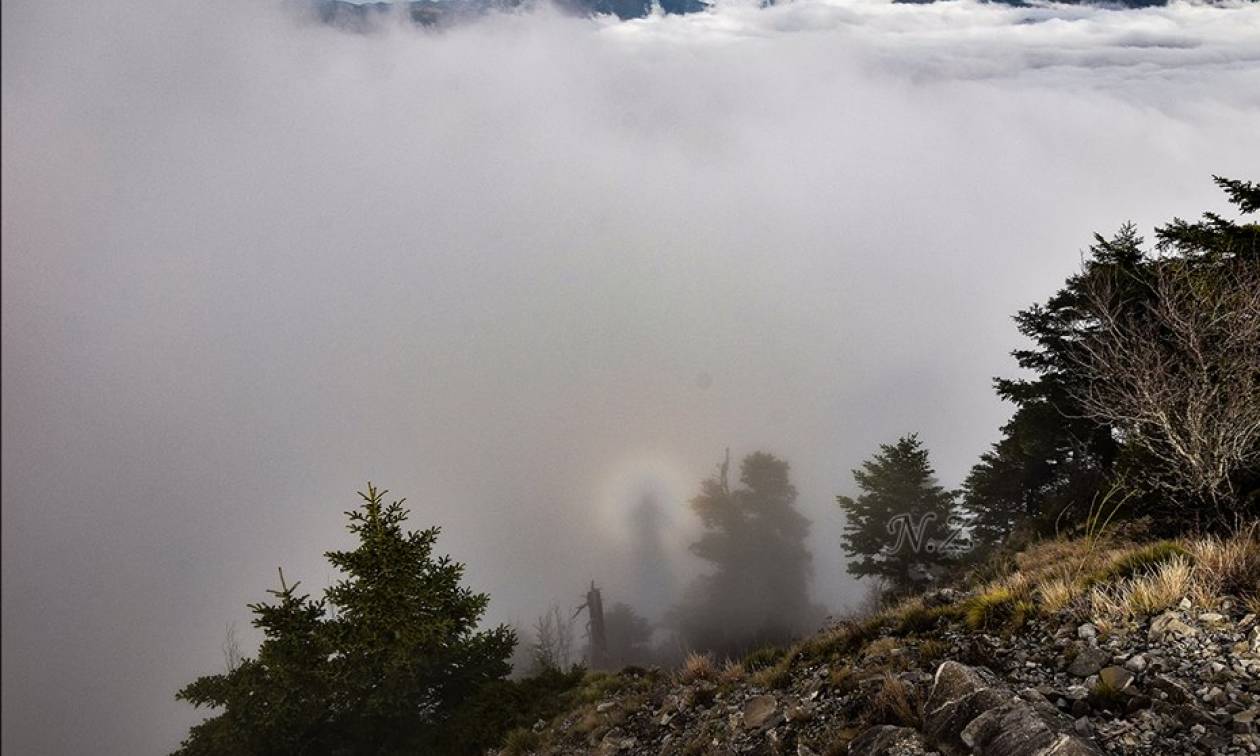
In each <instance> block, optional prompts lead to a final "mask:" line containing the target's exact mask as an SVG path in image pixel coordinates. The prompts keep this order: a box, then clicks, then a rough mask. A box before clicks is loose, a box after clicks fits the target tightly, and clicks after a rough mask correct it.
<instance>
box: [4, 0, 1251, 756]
mask: <svg viewBox="0 0 1260 756" xmlns="http://www.w3.org/2000/svg"><path fill="white" fill-rule="evenodd" d="M2 13H3V19H2V21H3V26H2V28H3V45H2V60H0V63H2V74H0V80H2V83H3V90H2V93H3V124H2V137H3V147H4V149H3V152H2V157H0V160H2V166H3V185H2V190H3V192H2V234H3V236H2V241H3V258H2V259H3V271H2V272H3V278H2V281H3V283H2V294H3V319H2V337H3V340H2V343H3V363H2V374H0V377H2V379H3V383H2V385H3V389H2V390H3V439H2V440H3V446H2V449H3V451H2V463H3V720H2V721H3V743H2V745H3V749H4V750H5V751H6V752H11V753H22V754H29V755H30V756H40V755H42V754H66V753H88V752H90V753H99V754H156V753H164V752H169V751H170V750H171V749H172V748H174V747H175V746H176V745H177V744H178V742H179V740H180V738H181V737H182V735H183V734H184V733H185V732H186V730H187V727H188V726H189V725H190V724H191V723H193V722H195V721H197V719H198V718H199V717H200V716H201V715H202V714H201V713H199V712H196V711H194V710H192V709H191V708H190V707H187V706H186V705H184V704H181V703H178V702H176V701H174V699H173V694H174V692H175V691H176V690H177V689H178V688H179V687H181V686H182V685H184V684H186V683H187V682H189V681H191V680H192V679H194V678H195V677H197V676H198V675H201V674H206V673H210V672H215V671H219V670H220V669H221V668H222V665H223V660H222V652H221V649H220V646H221V644H222V642H223V640H224V635H225V628H226V627H227V626H228V625H230V624H233V623H234V624H235V625H236V626H237V628H238V631H239V632H240V634H241V636H242V637H243V638H244V639H245V641H246V644H247V646H248V644H249V643H251V642H253V641H254V640H256V638H255V636H253V635H252V634H251V631H250V629H249V613H248V611H247V610H246V609H245V604H246V603H247V602H251V601H257V600H260V599H264V598H266V594H265V590H266V589H268V588H271V587H274V586H275V585H276V583H277V578H276V568H277V567H280V566H282V567H283V568H284V570H285V575H286V577H288V578H290V579H299V580H302V581H303V585H304V586H305V587H307V588H309V589H311V590H316V591H317V590H319V588H320V587H322V586H324V585H326V584H327V583H328V582H329V581H330V580H331V579H333V577H334V575H333V574H332V572H331V568H330V567H329V566H328V565H327V564H326V562H324V561H323V559H322V556H321V554H322V553H323V552H324V551H326V550H328V549H332V548H340V547H343V546H345V545H346V544H347V543H348V542H349V541H348V536H347V535H346V533H345V531H344V518H343V515H342V513H343V512H344V511H345V510H347V509H349V508H351V507H353V506H354V505H355V501H356V496H355V491H356V490H359V489H361V488H363V487H364V485H365V484H366V482H367V481H369V480H370V481H372V482H374V483H376V484H378V485H381V486H383V487H386V488H389V489H390V490H391V491H392V492H393V493H394V494H396V495H398V496H400V497H401V496H406V497H407V498H408V503H409V505H410V506H411V508H412V517H413V522H414V523H415V525H416V526H417V527H421V526H427V525H440V526H441V527H442V528H443V534H442V537H441V540H440V542H439V544H440V548H441V550H442V551H444V552H449V553H450V554H451V555H452V556H454V557H455V558H457V559H459V560H461V561H464V562H466V563H467V565H468V571H467V582H468V584H470V585H471V586H473V587H475V588H477V589H479V590H484V591H487V592H489V593H490V595H491V597H492V598H491V604H490V609H489V612H488V614H487V621H491V622H518V623H522V624H529V623H531V622H532V620H533V618H534V617H536V616H538V615H539V614H541V613H542V612H543V611H545V609H546V608H547V607H548V606H549V605H552V604H555V605H558V606H561V607H562V608H564V609H566V610H567V609H569V608H572V607H576V605H577V604H578V603H579V602H580V601H581V593H582V591H583V590H584V587H585V586H586V585H587V584H588V583H589V581H591V580H595V581H597V582H598V583H599V584H600V585H601V587H602V588H603V590H604V596H605V602H606V603H613V602H616V601H628V602H630V603H632V604H635V605H637V606H640V607H645V608H646V609H645V611H649V612H653V611H659V609H660V608H661V607H663V606H666V605H667V604H668V602H669V601H670V600H671V598H672V593H671V591H672V590H673V588H672V587H670V586H656V585H654V584H651V581H644V580H641V579H636V575H641V574H642V573H641V571H636V570H635V569H634V567H635V564H634V556H635V553H636V549H635V539H634V537H633V534H634V532H635V530H634V528H633V518H632V513H633V512H634V510H635V508H636V506H637V505H638V504H639V503H640V502H641V501H642V499H643V497H644V496H645V495H652V496H654V497H656V500H657V501H658V502H659V504H660V506H661V509H662V512H663V515H662V516H663V517H664V518H665V520H666V522H667V523H668V526H667V528H666V533H667V536H668V546H667V549H666V554H667V561H668V569H667V570H666V571H665V572H667V573H668V574H669V575H671V576H673V577H674V578H676V580H675V581H673V583H671V585H676V584H677V583H678V582H680V581H683V580H685V578H686V577H688V576H690V575H693V574H695V572H696V571H697V570H698V569H700V565H698V564H697V563H696V562H695V560H694V559H692V558H690V557H688V555H687V553H686V544H687V543H688V541H689V539H690V538H691V537H692V536H693V535H694V533H695V528H696V524H695V522H694V521H693V519H692V518H691V516H690V514H689V512H688V510H687V506H686V501H687V499H688V498H689V497H691V496H693V495H694V494H695V493H696V491H697V490H698V486H699V483H700V481H701V480H702V479H703V478H704V477H706V476H708V475H710V474H711V473H712V472H713V471H714V469H715V468H716V465H717V464H718V463H719V462H720V461H721V459H722V455H723V452H724V449H726V448H727V447H729V448H730V449H731V452H732V454H733V455H734V456H735V457H737V458H738V457H740V456H742V455H744V454H747V453H750V452H752V451H755V450H758V449H762V450H767V451H771V452H773V453H776V454H778V455H780V456H782V457H783V458H785V459H787V460H788V461H789V462H790V463H791V465H792V474H793V480H794V482H795V483H796V485H797V488H798V489H799V490H800V500H799V506H800V508H801V510H802V511H803V512H804V513H805V514H807V515H808V516H809V517H810V518H811V519H812V520H813V529H812V533H811V541H810V545H811V548H812V550H813V553H814V565H815V572H816V577H815V582H814V586H813V593H814V596H815V598H816V599H817V600H818V601H820V602H821V603H824V604H826V605H827V606H828V607H830V608H832V609H839V608H842V607H843V606H844V605H846V604H847V603H851V602H854V601H856V600H857V599H858V598H859V597H860V594H861V587H860V586H858V585H856V584H855V583H854V582H853V581H851V580H850V579H848V578H847V577H846V576H845V574H844V559H843V554H842V553H841V550H840V542H839V536H840V531H841V527H842V525H843V522H842V519H841V517H840V514H839V512H838V511H837V509H836V506H835V504H834V497H835V495H836V494H848V493H853V486H852V481H851V477H850V473H849V471H850V470H851V469H852V468H853V467H854V466H856V465H858V464H859V463H860V462H861V460H862V459H864V458H865V457H867V456H869V454H870V453H871V452H872V451H873V450H874V449H875V447H876V445H877V444H879V443H881V442H887V441H892V440H895V439H896V438H897V437H898V436H900V435H901V434H904V433H909V432H916V431H917V432H919V433H920V435H921V438H922V439H923V440H924V442H925V443H926V445H927V446H928V447H929V448H930V449H931V452H932V459H933V462H934V463H935V465H936V467H937V470H938V472H939V474H940V478H941V481H942V483H944V484H946V485H950V486H953V485H957V484H958V483H959V482H960V481H961V479H962V477H963V476H964V475H965V473H966V470H967V468H968V467H969V466H970V464H971V463H972V462H973V461H974V460H975V459H976V457H977V455H978V454H980V453H981V452H982V451H983V450H984V449H985V448H986V447H987V445H988V444H990V443H992V442H993V441H994V440H996V438H997V429H998V427H999V426H1000V424H1001V423H1002V422H1003V421H1004V419H1005V418H1006V417H1007V415H1008V412H1009V408H1008V407H1005V406H1003V405H1002V404H1000V403H999V402H998V401H997V399H996V398H995V397H994V395H993V392H992V389H991V385H990V382H991V378H992V377H993V376H995V375H1000V374H1001V375H1010V374H1012V372H1013V371H1014V366H1013V363H1012V360H1011V359H1010V357H1009V356H1008V353H1009V351H1010V350H1011V349H1012V348H1015V347H1017V346H1019V345H1020V344H1021V342H1020V340H1019V337H1018V334H1017V333H1016V331H1015V329H1014V327H1013V324H1012V323H1011V321H1010V315H1011V314H1013V313H1014V312H1015V311H1016V310H1018V309H1019V308H1021V307H1024V306H1027V305H1028V304H1030V303H1032V302H1035V301H1038V300H1042V299H1045V298H1046V297H1047V296H1048V295H1049V294H1051V293H1052V292H1053V291H1054V289H1055V288H1056V287H1057V286H1058V284H1060V283H1061V282H1062V280H1063V278H1064V277H1065V276H1066V275H1068V274H1069V273H1071V272H1072V271H1073V270H1074V269H1075V268H1076V267H1077V266H1078V265H1079V264H1080V259H1081V254H1082V252H1083V250H1084V249H1085V248H1086V247H1087V245H1088V244H1089V242H1090V240H1091V234H1092V233H1093V232H1095V231H1098V232H1102V233H1111V232H1113V231H1114V230H1115V229H1116V228H1117V227H1118V226H1119V225H1120V224H1121V223H1123V222H1124V221H1126V220H1131V221H1133V222H1134V223H1136V224H1137V226H1138V228H1139V230H1141V231H1142V232H1143V233H1145V234H1146V235H1147V236H1148V237H1149V236H1150V234H1151V230H1152V228H1153V227H1154V226H1155V225H1156V224H1158V223H1161V222H1164V221H1167V220H1168V219H1170V218H1171V217H1173V216H1174V215H1180V216H1183V217H1189V216H1194V215H1196V214H1197V213H1199V212H1201V211H1203V210H1208V209H1214V210H1221V211H1223V210H1226V205H1225V203H1224V201H1223V198H1222V197H1221V196H1220V194H1219V193H1218V192H1217V190H1216V189H1215V187H1214V186H1213V185H1212V183H1211V180H1210V177H1211V174H1213V173H1217V174H1224V175H1228V176H1235V177H1241V178H1256V177H1260V140H1257V139H1256V137H1255V135H1256V134H1260V45H1257V44H1256V40H1257V39H1260V5H1252V4H1245V3H1235V4H1227V5H1224V6H1217V7H1212V6H1205V5H1196V4H1187V3H1175V4H1173V5H1171V6H1169V7H1167V8H1155V9H1148V10H1142V11H1112V10H1102V9H1097V8H1088V7H1062V6H1053V7H1044V8H1031V9H1030V8H1025V9H1014V8H1009V7H1005V6H995V5H981V4H976V3H972V2H967V1H965V0H958V1H955V2H948V3H940V4H937V5H930V6H919V5H891V4H887V3H885V2H880V1H877V0H796V1H795V2H787V3H784V4H781V5H779V6H776V7H772V8H766V9H761V8H758V7H756V4H754V3H741V2H733V3H726V2H720V3H719V4H718V5H717V6H715V7H714V8H713V9H712V10H711V11H710V12H707V13H702V14H695V15H691V16H686V17H677V16H674V17H659V16H656V17H650V18H646V19H641V20H636V21H629V22H617V21H615V20H612V19H607V18H598V19H577V18H569V17H565V16H563V15H560V14H559V13H557V12H555V11H553V10H550V9H549V8H547V7H538V8H535V9H532V10H529V11H524V12H519V13H512V14H502V15H496V16H492V17H488V18H485V19H482V20H480V21H476V22H473V23H469V24H465V25H461V26H458V27H456V28H452V29H449V30H445V31H430V30H419V29H412V28H405V27H403V26H390V27H388V28H383V29H381V30H379V31H377V32H376V33H373V34H367V35H356V34H348V33H344V32H340V31H338V30H335V29H330V28H326V27H322V26H319V25H317V24H313V23H310V22H309V21H304V20H302V19H300V18H297V17H295V16H294V15H293V14H292V13H291V12H290V11H288V10H286V9H285V7H284V6H282V5H280V4H273V3H270V2H245V1H244V0H217V1H216V2H202V1H201V0H193V1H192V2H182V3H142V2H136V1H134V0H119V2H112V3H70V2H65V1H64V0H25V1H23V0H14V1H13V2H6V3H4V5H3V10H2ZM245 650H246V651H247V652H248V651H250V650H251V649H250V648H248V647H247V648H246V649H245Z"/></svg>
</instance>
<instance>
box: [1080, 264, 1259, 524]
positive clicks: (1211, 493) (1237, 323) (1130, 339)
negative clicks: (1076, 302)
mask: <svg viewBox="0 0 1260 756" xmlns="http://www.w3.org/2000/svg"><path fill="white" fill-rule="evenodd" d="M1118 275H1122V274H1111V273H1108V272H1106V271H1100V270H1094V271H1087V272H1086V274H1085V275H1083V276H1082V279H1083V291H1084V295H1085V302H1084V306H1085V307H1086V309H1087V311H1088V313H1087V314H1088V315H1089V316H1091V317H1090V319H1091V320H1092V321H1093V322H1092V323H1089V324H1088V325H1087V326H1085V327H1082V328H1081V330H1080V331H1079V332H1078V333H1077V334H1076V337H1077V339H1076V341H1077V345H1078V346H1079V350H1077V352H1076V358H1075V361H1076V363H1077V366H1078V367H1080V368H1081V369H1082V370H1083V372H1084V375H1085V376H1086V378H1087V379H1088V380H1086V381H1083V382H1081V383H1080V384H1079V387H1078V388H1077V389H1076V390H1075V391H1074V395H1075V396H1074V398H1075V399H1076V400H1077V401H1079V403H1080V405H1081V406H1082V407H1083V408H1084V412H1085V414H1087V415H1088V416H1090V417H1092V418H1094V419H1096V420H1098V421H1100V422H1103V423H1106V424H1107V425H1110V426H1111V427H1113V428H1115V429H1116V430H1117V432H1118V433H1119V434H1120V435H1121V436H1122V437H1123V440H1124V441H1125V442H1126V443H1128V444H1131V445H1133V446H1135V447H1137V448H1138V449H1139V450H1141V451H1142V452H1144V453H1146V454H1148V455H1150V456H1151V457H1152V458H1153V459H1154V460H1156V461H1157V462H1158V467H1159V468H1160V470H1159V471H1158V472H1153V474H1152V476H1151V482H1152V483H1153V484H1155V485H1156V486H1158V487H1160V488H1162V489H1163V490H1164V491H1165V492H1166V493H1168V494H1171V495H1174V496H1176V497H1180V498H1185V497H1195V498H1197V499H1199V500H1202V501H1204V502H1206V504H1207V505H1208V506H1209V507H1210V508H1211V509H1213V510H1215V511H1214V516H1215V517H1217V518H1221V519H1225V520H1233V519H1235V518H1236V517H1237V515H1238V514H1240V513H1239V511H1238V507H1240V506H1241V505H1240V503H1239V502H1238V500H1237V497H1236V496H1235V494H1234V491H1233V489H1232V485H1231V478H1232V476H1233V475H1234V474H1235V473H1236V472H1238V471H1239V470H1243V469H1247V468H1248V467H1249V466H1253V465H1255V464H1257V463H1258V462H1260V263H1257V262H1255V261H1254V260H1248V259H1242V258H1238V259H1234V260H1230V261H1226V262H1221V263H1217V264H1208V263H1205V262H1202V261H1200V262H1195V261H1187V260H1184V259H1172V258H1161V259H1156V260H1154V261H1152V263H1151V267H1150V269H1149V278H1146V279H1144V280H1143V281H1141V282H1135V281H1133V280H1132V279H1127V280H1120V279H1118V278H1117V276H1118ZM1135 283H1136V287H1135ZM1135 291H1136V292H1137V294H1133V292H1135ZM1126 292H1128V293H1129V295H1126Z"/></svg>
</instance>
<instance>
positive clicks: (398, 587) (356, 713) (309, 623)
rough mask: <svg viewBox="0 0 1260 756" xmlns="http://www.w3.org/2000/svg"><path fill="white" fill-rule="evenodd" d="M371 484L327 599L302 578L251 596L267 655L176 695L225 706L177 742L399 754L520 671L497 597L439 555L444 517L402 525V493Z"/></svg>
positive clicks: (201, 747)
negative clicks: (472, 585) (412, 527)
mask: <svg viewBox="0 0 1260 756" xmlns="http://www.w3.org/2000/svg"><path fill="white" fill-rule="evenodd" d="M386 493H387V492H386V491H379V490H377V489H376V487H374V486H372V485H371V484H368V489H367V492H366V493H360V494H359V495H360V496H361V497H362V498H363V503H362V505H361V506H360V507H359V508H358V509H357V510H354V511H351V512H347V513H346V515H347V516H348V518H349V520H350V523H349V530H350V532H351V533H353V534H354V535H355V536H357V538H358V545H357V547H356V548H355V549H353V550H350V551H332V552H328V553H327V554H326V557H327V558H328V560H329V562H331V563H332V565H333V566H335V567H336V568H338V570H340V571H341V572H342V573H343V574H344V576H345V577H344V578H343V579H342V580H340V581H338V582H337V583H336V584H334V585H333V586H332V587H330V588H329V589H328V590H327V591H326V592H325V595H324V598H323V599H321V600H312V599H311V598H310V597H309V596H306V595H298V594H297V593H296V592H295V590H296V588H297V584H296V583H295V584H293V585H291V586H290V585H286V584H285V583H284V581H283V574H282V575H281V587H280V590H278V591H272V593H273V595H275V596H276V598H277V602H276V603H274V604H267V603H259V604H252V605H251V606H250V609H251V610H252V611H253V612H254V615H255V618H254V625H255V626H256V627H258V628H260V629H261V630H262V631H263V633H264V640H263V642H262V645H261V646H260V648H259V651H258V657H257V659H246V660H244V661H243V662H242V663H241V664H240V665H239V666H237V667H236V668H235V669H233V670H230V671H228V672H227V673H225V674H222V675H210V676H206V677H202V678H200V679H198V680H196V681H195V682H193V683H192V684H190V685H188V686H187V687H185V688H184V689H183V690H181V691H180V692H179V694H178V696H177V697H178V698H180V699H182V700H185V701H188V702H189V703H192V704H194V705H196V706H211V707H217V708H221V709H222V710H223V711H222V713H220V714H218V715H217V716H215V717H212V718H210V719H208V720H206V721H205V722H203V723H202V724H199V725H197V726H195V727H193V728H192V730H191V732H190V733H189V737H188V739H187V740H186V741H185V742H184V743H183V745H182V747H181V748H180V750H179V751H178V752H177V753H179V754H189V755H192V754H209V753H240V754H264V753H293V754H301V753H319V754H393V753H403V752H414V751H416V749H423V748H424V746H425V744H426V743H431V742H435V741H437V740H438V739H440V738H441V737H442V725H443V723H444V722H445V721H446V720H447V719H448V718H449V717H450V716H451V715H452V714H453V713H454V712H455V711H457V710H458V707H459V706H460V705H461V704H462V703H463V702H465V701H466V700H468V699H470V698H471V697H472V695H473V694H474V693H476V691H477V690H478V689H480V688H481V687H482V686H484V685H485V684H487V683H489V682H491V681H494V680H498V679H500V678H502V677H503V676H505V675H506V674H507V673H508V671H509V665H508V663H507V659H508V658H509V657H510V655H511V653H512V648H513V646H514V644H515V637H514V634H513V633H512V631H511V630H510V629H508V628H507V627H504V626H500V627H497V628H494V629H491V630H486V631H478V630H477V624H478V622H479V621H480V619H481V616H482V614H483V613H484V612H485V609H486V605H487V603H488V602H489V597H488V596H487V595H486V594H483V593H474V592H472V591H471V590H469V589H467V588H464V587H462V586H461V585H460V581H461V580H462V578H463V573H464V567H463V565H462V564H459V563H456V562H454V561H452V560H451V559H450V557H448V556H442V557H435V556H434V554H433V548H434V545H435V543H436V541H437V537H438V534H439V530H438V528H428V529H426V530H422V531H419V532H416V531H407V530H404V529H403V523H404V522H405V521H406V519H407V514H408V513H407V510H406V509H404V508H403V504H404V501H396V502H393V503H391V504H385V503H384V496H385V494H386Z"/></svg>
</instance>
